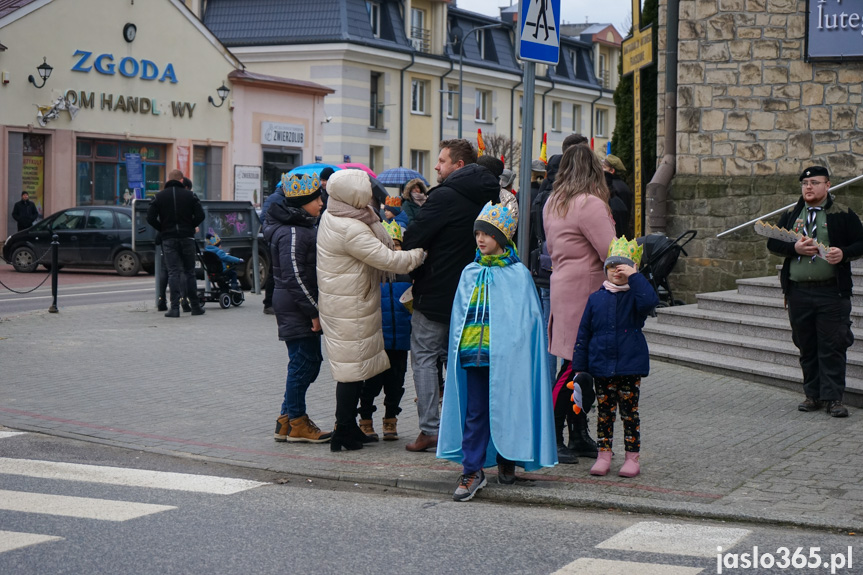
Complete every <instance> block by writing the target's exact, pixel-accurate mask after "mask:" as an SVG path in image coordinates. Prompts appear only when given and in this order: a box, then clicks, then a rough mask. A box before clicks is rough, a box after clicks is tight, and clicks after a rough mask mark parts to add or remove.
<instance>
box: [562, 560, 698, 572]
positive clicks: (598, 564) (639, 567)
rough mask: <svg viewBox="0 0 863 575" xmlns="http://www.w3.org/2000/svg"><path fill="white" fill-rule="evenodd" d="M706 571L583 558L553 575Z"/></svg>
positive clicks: (676, 566) (677, 566) (674, 566)
mask: <svg viewBox="0 0 863 575" xmlns="http://www.w3.org/2000/svg"><path fill="white" fill-rule="evenodd" d="M702 571H704V569H702V568H700V567H682V566H680V565H662V564H657V563H637V562H635V561H612V560H610V559H592V558H590V557H582V558H581V559H576V560H575V561H573V562H572V563H570V564H569V565H565V566H563V567H562V568H560V569H559V570H557V571H555V572H554V573H552V574H551V575H632V574H633V573H638V575H697V574H698V573H701V572H702Z"/></svg>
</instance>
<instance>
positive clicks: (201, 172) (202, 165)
mask: <svg viewBox="0 0 863 575" xmlns="http://www.w3.org/2000/svg"><path fill="white" fill-rule="evenodd" d="M191 180H192V190H194V192H195V193H196V194H198V197H199V198H201V199H202V200H221V199H222V198H218V197H212V196H213V194H212V193H211V192H210V188H209V187H208V186H207V148H205V147H203V146H195V149H194V150H193V151H192V178H191Z"/></svg>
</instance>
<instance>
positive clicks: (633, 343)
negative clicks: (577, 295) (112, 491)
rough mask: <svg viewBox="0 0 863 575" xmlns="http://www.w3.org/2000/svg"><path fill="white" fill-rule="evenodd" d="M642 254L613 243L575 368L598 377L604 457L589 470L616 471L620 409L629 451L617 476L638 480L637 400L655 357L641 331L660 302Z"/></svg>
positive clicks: (632, 244)
mask: <svg viewBox="0 0 863 575" xmlns="http://www.w3.org/2000/svg"><path fill="white" fill-rule="evenodd" d="M642 250H643V246H639V245H638V243H637V242H636V241H635V240H632V241H627V239H626V238H625V237H624V236H621V237H619V238H617V239H615V240H614V241H613V242H611V246H609V248H608V259H606V260H605V275H606V278H607V279H606V281H605V282H604V283H603V284H602V287H601V288H599V290H598V291H595V292H593V293H592V294H590V297H589V298H588V300H587V307H586V308H585V310H584V314H583V315H582V316H581V324H580V325H579V327H578V339H577V340H576V342H575V352H574V354H573V357H572V369H573V371H575V372H587V373H589V374H590V375H592V376H593V384H594V387H595V389H596V400H597V409H596V411H597V416H596V427H597V431H596V439H597V444H598V445H599V455H598V456H597V458H596V463H594V464H593V467H591V468H590V474H591V475H605V474H607V473H608V470H609V468H610V467H611V455H612V454H611V443H612V439H613V438H614V420H615V419H616V418H617V407H618V405H619V406H620V418H621V419H622V420H623V434H624V438H623V443H624V449H625V450H626V458H625V461H624V463H623V466H622V467H621V468H620V472H619V473H618V475H620V476H621V477H635V476H636V475H638V474H639V473H640V472H641V466H640V463H639V453H640V451H641V419H640V418H639V415H638V396H639V389H640V386H641V378H642V377H645V376H647V374H648V373H649V371H650V353H649V352H648V349H647V340H646V339H645V338H644V334H643V333H642V332H641V329H642V328H643V327H644V320H646V319H647V316H648V315H649V314H650V312H651V311H652V310H653V308H655V307H656V304H658V303H659V297H658V296H657V295H656V291H655V290H654V289H653V287H652V286H651V285H650V282H648V281H647V279H646V278H645V277H644V276H643V275H641V274H640V273H638V269H637V266H638V264H639V263H640V262H641V253H642Z"/></svg>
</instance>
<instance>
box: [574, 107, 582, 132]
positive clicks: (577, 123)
mask: <svg viewBox="0 0 863 575" xmlns="http://www.w3.org/2000/svg"><path fill="white" fill-rule="evenodd" d="M572 131H573V132H575V133H577V134H580V133H581V104H573V105H572Z"/></svg>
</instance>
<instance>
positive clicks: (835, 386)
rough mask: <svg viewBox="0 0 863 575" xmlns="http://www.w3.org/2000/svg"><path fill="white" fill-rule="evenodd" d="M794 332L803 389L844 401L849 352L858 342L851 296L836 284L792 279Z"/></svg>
mask: <svg viewBox="0 0 863 575" xmlns="http://www.w3.org/2000/svg"><path fill="white" fill-rule="evenodd" d="M787 301H788V319H789V321H790V322H791V336H792V339H793V340H794V345H796V346H797V349H799V350H800V367H801V369H802V370H803V391H804V393H806V396H807V397H812V398H814V399H820V400H821V401H841V400H842V394H843V393H844V392H845V361H846V360H845V352H846V350H847V349H848V348H849V347H851V344H852V343H854V334H853V333H851V298H850V297H841V296H840V295H839V293H838V291H837V288H836V286H816V287H812V286H807V285H806V284H805V283H795V282H792V283H791V284H790V287H789V289H788V294H787Z"/></svg>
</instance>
